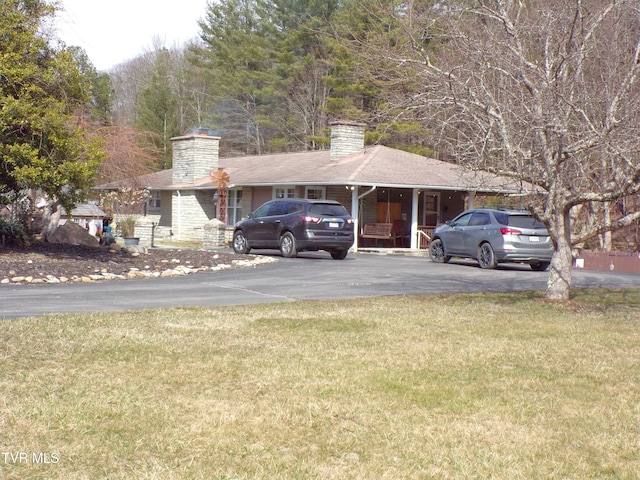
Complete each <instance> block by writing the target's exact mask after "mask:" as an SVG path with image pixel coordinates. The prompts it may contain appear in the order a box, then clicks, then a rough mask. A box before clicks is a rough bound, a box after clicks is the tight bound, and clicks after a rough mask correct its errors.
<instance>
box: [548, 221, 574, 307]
mask: <svg viewBox="0 0 640 480" xmlns="http://www.w3.org/2000/svg"><path fill="white" fill-rule="evenodd" d="M559 217H560V216H559ZM553 229H554V230H555V233H556V235H554V236H555V237H556V238H555V241H556V244H555V247H556V249H555V252H554V254H553V257H552V258H551V265H550V266H549V280H548V282H547V292H546V295H545V297H546V298H547V299H548V300H555V301H563V302H564V301H567V300H569V291H570V288H571V264H572V258H573V257H572V255H571V220H570V218H569V213H568V212H567V213H566V214H565V215H563V216H562V217H560V218H558V221H557V223H556V225H554V226H553Z"/></svg>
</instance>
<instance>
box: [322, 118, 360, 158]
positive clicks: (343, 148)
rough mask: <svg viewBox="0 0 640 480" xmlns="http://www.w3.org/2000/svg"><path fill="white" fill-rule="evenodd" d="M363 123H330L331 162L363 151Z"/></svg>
mask: <svg viewBox="0 0 640 480" xmlns="http://www.w3.org/2000/svg"><path fill="white" fill-rule="evenodd" d="M365 127H366V125H365V124H364V123H349V122H332V123H331V155H330V159H331V160H332V161H335V160H338V159H340V158H342V157H346V156H347V155H351V154H352V153H358V152H362V151H363V150H364V129H365Z"/></svg>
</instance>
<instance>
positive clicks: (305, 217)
mask: <svg viewBox="0 0 640 480" xmlns="http://www.w3.org/2000/svg"><path fill="white" fill-rule="evenodd" d="M302 221H303V222H307V223H320V217H312V216H310V215H303V216H302Z"/></svg>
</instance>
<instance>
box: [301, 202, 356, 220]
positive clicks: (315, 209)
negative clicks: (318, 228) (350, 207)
mask: <svg viewBox="0 0 640 480" xmlns="http://www.w3.org/2000/svg"><path fill="white" fill-rule="evenodd" d="M309 213H314V214H316V215H327V216H330V217H343V216H346V215H349V212H347V209H346V208H344V207H343V206H342V205H335V204H333V203H314V204H312V205H310V206H309Z"/></svg>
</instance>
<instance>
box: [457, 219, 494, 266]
mask: <svg viewBox="0 0 640 480" xmlns="http://www.w3.org/2000/svg"><path fill="white" fill-rule="evenodd" d="M490 225H491V216H490V215H489V214H488V213H487V212H474V213H473V215H472V216H471V219H470V220H469V224H468V225H467V226H466V227H465V228H464V252H465V255H466V256H468V257H475V256H476V255H477V252H478V246H480V244H481V243H482V242H484V241H487V240H488V241H489V242H490V241H491V239H490V238H489V237H490V235H489V230H488V228H489V226H490ZM494 248H495V246H494Z"/></svg>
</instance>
